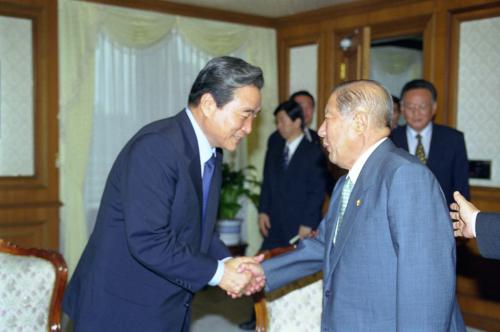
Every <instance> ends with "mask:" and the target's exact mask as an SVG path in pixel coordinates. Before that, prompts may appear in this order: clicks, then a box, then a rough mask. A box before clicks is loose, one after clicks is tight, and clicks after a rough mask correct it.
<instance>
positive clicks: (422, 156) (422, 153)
mask: <svg viewBox="0 0 500 332" xmlns="http://www.w3.org/2000/svg"><path fill="white" fill-rule="evenodd" d="M416 138H417V149H416V150H415V155H416V156H417V158H418V159H419V160H420V162H421V163H422V164H424V165H425V164H426V163H427V158H425V150H424V145H423V144H422V136H421V135H420V134H417V136H416Z"/></svg>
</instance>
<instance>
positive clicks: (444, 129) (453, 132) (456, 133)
mask: <svg viewBox="0 0 500 332" xmlns="http://www.w3.org/2000/svg"><path fill="white" fill-rule="evenodd" d="M433 126H434V128H433V130H436V132H437V133H440V134H441V135H446V136H451V137H463V136H464V133H463V132H461V131H460V130H457V129H455V128H451V127H448V126H443V125H438V124H434V125H433Z"/></svg>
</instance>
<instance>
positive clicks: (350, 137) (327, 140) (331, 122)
mask: <svg viewBox="0 0 500 332" xmlns="http://www.w3.org/2000/svg"><path fill="white" fill-rule="evenodd" d="M354 122H355V121H354V119H353V118H352V117H351V116H342V115H341V113H340V112H339V110H338V109H337V102H336V100H335V94H332V95H331V96H330V99H329V100H328V104H327V105H326V110H325V120H324V121H323V123H322V124H321V127H320V128H319V130H318V135H319V136H320V137H321V138H323V145H324V146H325V148H326V150H327V151H328V158H329V159H330V161H331V162H332V163H334V164H335V165H337V166H339V167H341V168H344V169H350V168H351V167H352V165H353V164H354V162H355V161H356V159H357V157H358V152H359V146H358V145H359V144H358V140H357V138H358V135H359V134H358V133H356V130H355V123H354Z"/></svg>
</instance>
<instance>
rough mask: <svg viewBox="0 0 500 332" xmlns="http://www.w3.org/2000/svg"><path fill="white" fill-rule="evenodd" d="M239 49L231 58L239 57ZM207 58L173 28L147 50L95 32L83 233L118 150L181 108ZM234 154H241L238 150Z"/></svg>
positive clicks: (92, 214) (92, 215)
mask: <svg viewBox="0 0 500 332" xmlns="http://www.w3.org/2000/svg"><path fill="white" fill-rule="evenodd" d="M243 51H244V48H242V49H241V50H239V51H237V52H234V55H236V56H240V57H241V56H242V55H244V52H243ZM210 58H212V56H211V55H209V54H208V53H205V52H203V51H201V50H199V49H197V48H196V47H194V46H192V45H191V44H190V43H189V42H188V41H186V40H185V39H184V38H183V36H181V35H180V34H179V33H177V31H176V30H175V29H174V30H172V31H171V33H170V34H168V35H167V36H166V38H164V39H163V40H161V41H159V42H158V43H156V44H155V45H153V46H151V47H148V48H129V47H126V46H122V45H121V44H119V43H117V42H115V41H113V40H112V39H110V38H109V37H107V34H105V33H102V34H100V36H99V38H98V41H97V48H96V56H95V71H96V73H95V83H94V84H95V96H94V99H95V102H94V116H93V126H92V136H91V140H92V141H91V150H90V157H89V165H88V167H87V173H86V177H85V182H84V183H85V185H84V188H85V191H84V208H85V212H86V220H87V226H88V227H87V232H88V234H90V232H91V231H92V229H93V226H94V223H95V217H96V214H97V209H98V207H99V202H100V199H101V196H102V192H103V189H104V185H105V181H106V177H107V175H108V173H109V171H110V169H111V166H112V164H113V161H114V160H115V158H116V156H117V155H118V153H119V152H120V149H121V148H122V147H123V146H124V144H125V143H126V142H127V141H128V140H129V139H130V138H131V137H132V136H133V135H134V134H135V133H136V132H137V131H138V130H139V129H140V128H141V127H142V126H144V125H145V124H147V123H150V122H152V121H155V120H159V119H162V118H165V117H169V116H173V115H175V114H177V113H178V112H179V111H180V110H181V109H183V108H184V107H185V106H186V104H187V99H188V94H189V91H190V89H191V84H192V83H193V81H194V79H195V78H196V75H197V74H198V72H199V71H200V70H201V68H203V66H204V65H205V64H206V62H207V61H208V60H210ZM242 144H243V145H245V144H246V143H245V142H243V143H242ZM245 150H246V149H243V151H245ZM238 152H239V153H238V155H241V156H242V157H243V156H245V155H246V153H241V152H242V149H239V150H238ZM228 157H229V156H228ZM233 158H235V157H234V156H233ZM226 159H227V157H226ZM240 163H241V162H240Z"/></svg>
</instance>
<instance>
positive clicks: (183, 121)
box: [178, 111, 203, 220]
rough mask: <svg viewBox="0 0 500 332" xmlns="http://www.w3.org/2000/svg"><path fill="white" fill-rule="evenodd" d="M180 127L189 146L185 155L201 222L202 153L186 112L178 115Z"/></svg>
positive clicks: (185, 150) (185, 146)
mask: <svg viewBox="0 0 500 332" xmlns="http://www.w3.org/2000/svg"><path fill="white" fill-rule="evenodd" d="M178 120H179V125H180V127H181V129H182V134H183V135H184V139H185V141H186V142H187V144H185V145H184V154H185V156H186V158H187V159H188V164H189V166H188V168H189V175H190V177H191V181H192V182H193V185H194V188H195V190H196V196H197V198H198V206H199V207H200V214H199V215H200V220H201V206H202V199H203V198H202V197H203V192H202V184H201V165H200V152H199V148H198V142H197V141H196V134H195V133H194V129H193V126H192V124H191V122H190V121H189V117H188V116H187V114H186V111H184V112H181V113H179V115H178Z"/></svg>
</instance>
